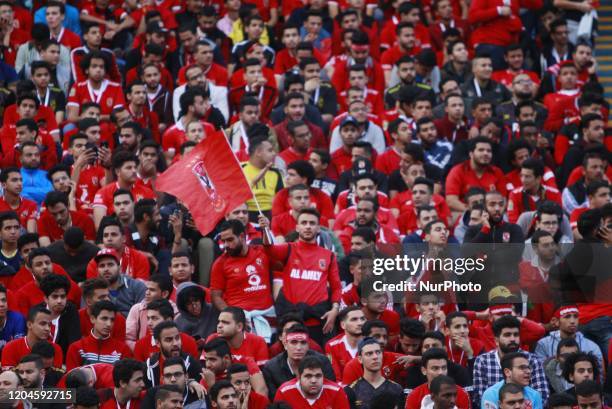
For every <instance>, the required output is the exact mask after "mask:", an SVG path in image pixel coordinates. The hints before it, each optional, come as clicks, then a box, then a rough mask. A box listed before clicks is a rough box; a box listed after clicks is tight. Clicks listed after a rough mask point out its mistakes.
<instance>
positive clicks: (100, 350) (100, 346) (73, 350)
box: [66, 314, 132, 371]
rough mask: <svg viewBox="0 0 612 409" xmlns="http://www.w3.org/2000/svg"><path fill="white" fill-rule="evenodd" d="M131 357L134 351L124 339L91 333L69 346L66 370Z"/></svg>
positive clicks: (110, 362)
mask: <svg viewBox="0 0 612 409" xmlns="http://www.w3.org/2000/svg"><path fill="white" fill-rule="evenodd" d="M115 315H117V314H115ZM131 357H132V351H131V350H130V348H129V347H128V346H127V345H126V344H125V342H124V341H119V340H117V339H115V338H113V337H112V336H111V337H109V338H105V339H98V338H96V337H94V336H93V334H92V333H89V335H88V336H86V337H83V338H81V339H80V340H78V341H75V342H73V343H72V344H70V346H69V347H68V352H66V370H67V371H70V370H71V369H74V368H77V367H79V366H83V365H89V364H97V363H105V364H113V363H115V362H117V361H119V360H121V359H124V358H131Z"/></svg>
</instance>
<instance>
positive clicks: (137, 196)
mask: <svg viewBox="0 0 612 409" xmlns="http://www.w3.org/2000/svg"><path fill="white" fill-rule="evenodd" d="M117 189H119V183H117V182H115V183H109V184H108V185H106V186H104V187H102V188H101V189H100V190H98V192H97V193H96V195H95V196H94V200H93V206H92V207H104V208H106V214H107V215H111V214H113V213H115V207H114V205H113V194H114V193H115V191H116V190H117ZM130 192H131V193H132V196H134V203H137V202H138V201H139V200H141V199H157V196H156V195H155V193H154V192H153V191H152V190H151V189H148V188H146V187H144V186H141V185H136V184H135V185H134V186H132V188H131V189H130Z"/></svg>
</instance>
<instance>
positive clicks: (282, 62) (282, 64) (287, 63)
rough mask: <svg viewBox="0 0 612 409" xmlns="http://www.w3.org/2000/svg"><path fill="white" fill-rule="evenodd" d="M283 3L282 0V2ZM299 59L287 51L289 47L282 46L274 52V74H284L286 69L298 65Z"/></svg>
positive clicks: (288, 69)
mask: <svg viewBox="0 0 612 409" xmlns="http://www.w3.org/2000/svg"><path fill="white" fill-rule="evenodd" d="M283 3H284V2H283ZM298 63H299V61H298V60H297V58H296V57H295V56H293V55H291V53H290V52H289V49H287V48H283V49H282V50H280V51H279V52H277V53H276V58H275V59H274V74H277V75H284V74H285V73H286V72H287V71H290V70H291V69H293V68H295V67H297V66H298Z"/></svg>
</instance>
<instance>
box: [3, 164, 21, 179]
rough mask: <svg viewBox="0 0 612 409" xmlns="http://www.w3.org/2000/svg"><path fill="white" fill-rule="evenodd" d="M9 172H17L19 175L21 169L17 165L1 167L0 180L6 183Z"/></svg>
mask: <svg viewBox="0 0 612 409" xmlns="http://www.w3.org/2000/svg"><path fill="white" fill-rule="evenodd" d="M11 173H18V174H19V175H20V176H21V171H20V170H19V168H18V167H15V166H7V167H5V168H4V169H2V172H0V182H2V183H6V182H7V181H8V175H10V174H11Z"/></svg>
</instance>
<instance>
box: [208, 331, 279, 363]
mask: <svg viewBox="0 0 612 409" xmlns="http://www.w3.org/2000/svg"><path fill="white" fill-rule="evenodd" d="M243 335H244V339H243V340H242V344H241V345H240V346H239V347H238V348H232V347H231V346H230V352H231V353H232V360H235V361H238V362H241V361H242V360H243V359H244V358H251V359H253V360H255V362H256V363H257V365H258V366H263V365H265V364H266V362H268V360H269V359H270V355H268V346H267V345H266V341H265V340H264V339H263V338H262V337H260V336H259V335H255V334H253V333H251V332H243ZM218 337H219V334H216V333H215V334H210V335H209V337H208V338H207V339H206V342H210V341H212V340H213V339H215V338H218Z"/></svg>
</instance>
